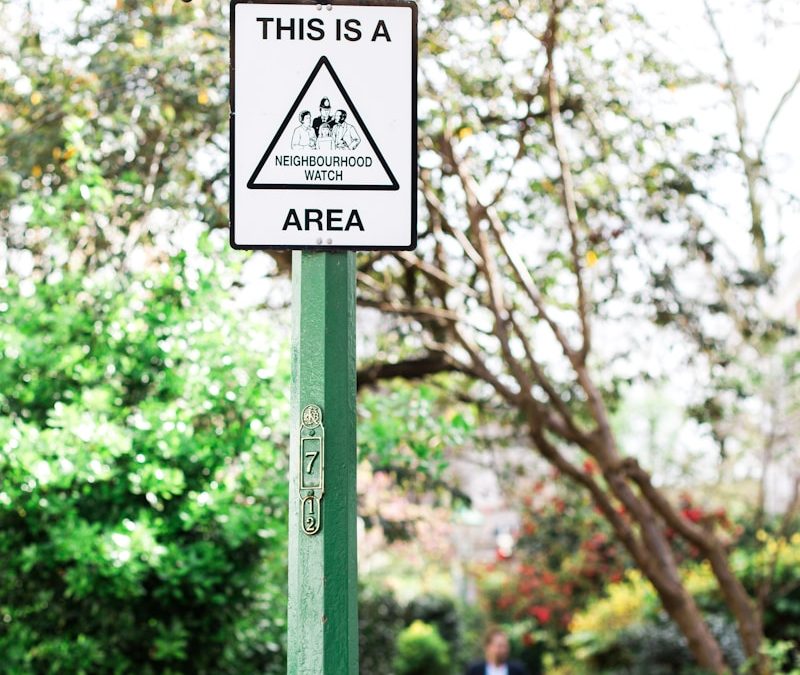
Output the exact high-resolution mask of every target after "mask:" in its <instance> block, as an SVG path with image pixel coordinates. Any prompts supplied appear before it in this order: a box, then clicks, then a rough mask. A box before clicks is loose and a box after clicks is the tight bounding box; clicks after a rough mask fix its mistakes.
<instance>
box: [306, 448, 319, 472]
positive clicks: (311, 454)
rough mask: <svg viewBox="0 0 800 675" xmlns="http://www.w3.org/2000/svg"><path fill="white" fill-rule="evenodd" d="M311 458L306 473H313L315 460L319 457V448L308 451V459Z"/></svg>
mask: <svg viewBox="0 0 800 675" xmlns="http://www.w3.org/2000/svg"><path fill="white" fill-rule="evenodd" d="M309 457H310V458H311V459H309V460H308V464H306V473H311V468H312V467H313V466H314V461H315V460H316V459H317V457H319V450H313V451H311V452H307V453H306V459H308V458H309Z"/></svg>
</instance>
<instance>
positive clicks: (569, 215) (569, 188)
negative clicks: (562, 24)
mask: <svg viewBox="0 0 800 675" xmlns="http://www.w3.org/2000/svg"><path fill="white" fill-rule="evenodd" d="M558 16H559V12H558V10H557V9H556V8H554V9H553V10H552V11H551V12H550V17H549V20H548V22H547V32H546V33H545V37H544V46H545V51H546V54H547V65H546V66H545V83H546V85H547V105H548V110H549V121H550V133H551V134H552V137H553V145H554V147H555V149H556V155H557V156H558V164H559V169H560V173H561V200H562V204H563V206H564V213H565V216H566V220H567V227H568V228H569V236H570V254H571V255H572V265H573V267H574V268H575V283H576V285H577V289H578V316H579V318H580V322H581V330H582V332H583V345H582V347H581V350H580V358H581V360H582V361H586V356H587V354H588V353H589V350H590V349H591V327H590V322H589V307H588V305H589V300H588V297H587V292H586V287H585V284H584V279H583V262H582V261H581V257H580V251H579V250H578V208H577V206H576V202H575V183H574V180H573V177H572V169H571V168H570V165H569V155H568V153H567V148H566V146H565V144H564V140H563V138H562V126H563V121H562V118H561V108H560V102H559V95H558V82H557V81H556V77H555V73H554V54H555V49H556V44H557V40H558Z"/></svg>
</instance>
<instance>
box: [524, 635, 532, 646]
mask: <svg viewBox="0 0 800 675" xmlns="http://www.w3.org/2000/svg"><path fill="white" fill-rule="evenodd" d="M522 644H523V645H525V646H526V647H531V646H533V635H531V634H530V633H525V635H523V636H522Z"/></svg>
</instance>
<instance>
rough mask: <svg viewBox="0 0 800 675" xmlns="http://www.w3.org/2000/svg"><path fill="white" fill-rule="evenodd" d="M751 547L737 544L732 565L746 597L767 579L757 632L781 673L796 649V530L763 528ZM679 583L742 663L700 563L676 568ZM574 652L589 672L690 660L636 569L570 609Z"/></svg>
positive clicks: (660, 667)
mask: <svg viewBox="0 0 800 675" xmlns="http://www.w3.org/2000/svg"><path fill="white" fill-rule="evenodd" d="M758 540H759V546H758V547H756V548H745V547H740V548H738V549H737V551H736V552H735V553H734V555H733V558H732V560H733V563H734V569H735V570H736V572H737V574H739V576H740V578H741V579H742V581H743V582H744V584H745V586H747V587H748V590H749V591H750V592H751V593H753V594H754V595H755V594H756V593H757V592H758V589H759V587H760V585H762V584H764V583H765V581H766V580H768V581H769V586H768V589H767V591H768V592H767V595H768V597H767V601H766V603H765V607H766V609H765V612H764V632H765V634H766V636H767V637H768V638H769V639H770V640H771V642H770V643H768V644H767V645H766V649H767V650H768V655H769V656H770V658H771V659H772V660H773V661H774V662H775V663H777V664H780V665H779V666H778V667H777V671H778V672H788V671H789V670H790V669H791V667H792V664H793V663H794V661H795V660H796V658H797V654H798V651H799V650H798V632H800V535H794V536H792V537H791V538H786V537H771V536H769V535H768V534H767V533H766V532H764V531H763V530H762V531H760V535H759V537H758ZM683 577H684V581H685V583H686V587H687V589H688V590H689V591H690V592H691V593H692V595H693V596H694V597H695V598H696V599H697V602H698V604H699V605H700V606H701V607H702V608H703V609H704V611H705V612H706V616H707V620H708V623H709V627H710V629H711V631H712V633H713V634H714V636H715V637H716V638H717V640H719V642H720V646H721V647H722V650H723V653H724V654H725V658H726V659H727V661H728V663H729V664H731V666H733V667H735V668H740V667H744V665H745V656H744V654H743V652H742V648H741V643H740V640H739V636H738V634H737V632H736V627H735V624H734V623H733V621H732V620H731V619H730V617H729V616H727V615H726V614H725V612H724V603H723V602H722V600H721V598H719V590H718V587H717V585H716V584H715V582H714V578H713V574H712V572H711V569H710V567H709V565H708V563H707V562H704V563H699V564H698V563H687V564H686V565H684V568H683ZM566 642H567V644H568V645H569V646H570V648H571V649H572V653H573V656H574V658H575V659H576V660H577V661H578V662H579V663H582V664H584V665H585V666H586V667H588V668H589V670H590V671H591V672H603V673H615V672H620V673H621V672H625V673H642V674H644V673H647V674H648V675H650V674H651V673H652V674H654V675H658V674H660V673H676V672H679V673H682V672H692V668H693V665H692V664H693V659H692V657H691V655H690V653H689V650H688V647H687V645H686V640H685V638H684V637H683V636H682V635H681V634H680V632H679V631H678V630H677V629H676V628H675V626H674V624H672V623H671V622H670V621H668V620H667V619H666V617H665V616H664V614H663V612H662V611H661V609H660V604H659V602H658V598H657V596H656V594H655V591H654V589H653V587H652V586H651V585H650V583H649V582H648V581H647V580H645V579H644V578H643V577H642V575H641V573H639V572H638V571H636V570H632V571H629V572H627V573H626V574H625V577H624V578H623V579H622V580H621V581H620V582H618V583H613V584H610V585H609V586H608V587H607V588H606V592H605V594H604V595H603V596H602V597H598V598H596V599H595V600H594V601H593V602H591V603H590V604H589V606H588V607H587V608H586V609H585V610H583V611H581V612H579V613H577V614H576V615H575V616H574V618H573V619H572V622H571V624H570V635H569V637H568V638H567V639H566Z"/></svg>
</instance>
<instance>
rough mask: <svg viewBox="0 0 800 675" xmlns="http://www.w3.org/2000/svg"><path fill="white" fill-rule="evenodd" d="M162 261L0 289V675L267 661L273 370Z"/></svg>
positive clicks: (281, 489)
mask: <svg viewBox="0 0 800 675" xmlns="http://www.w3.org/2000/svg"><path fill="white" fill-rule="evenodd" d="M163 270H164V271H162V272H154V273H150V274H147V275H139V276H133V277H116V276H108V275H100V274H98V275H94V276H87V277H83V278H81V277H79V276H76V275H71V274H66V275H64V276H63V278H61V279H58V278H57V277H55V278H53V279H52V280H51V282H49V283H48V282H42V283H39V284H37V285H35V287H33V288H32V291H33V292H32V293H28V292H27V291H26V292H24V293H23V292H21V290H24V289H21V287H20V284H19V283H17V281H15V280H12V281H11V282H10V283H8V284H6V285H5V287H3V288H2V289H0V312H2V314H0V319H2V323H0V344H2V346H3V352H2V359H0V392H1V393H0V531H2V533H3V536H2V537H1V538H0V559H2V560H3V565H2V566H0V653H2V654H3V670H4V672H9V673H20V674H22V673H29V672H37V673H62V672H63V673H81V672H86V673H89V672H90V673H143V674H145V673H167V672H173V673H176V672H197V673H248V672H253V673H255V672H259V673H264V672H274V673H279V672H282V671H283V669H284V655H283V630H284V628H283V624H284V614H285V592H284V590H283V588H284V584H285V582H284V576H285V559H284V555H285V538H286V532H285V503H286V499H287V495H286V481H285V478H284V475H285V471H286V460H285V457H284V453H283V451H282V448H281V444H280V441H281V440H282V439H281V436H280V434H279V433H277V432H276V430H275V429H274V428H273V425H274V424H275V423H276V422H277V421H278V420H279V419H282V418H284V417H285V415H286V414H287V407H288V404H287V400H286V396H287V393H286V392H287V391H288V384H287V383H288V368H287V367H286V364H285V362H284V361H283V360H282V359H280V358H279V357H278V356H277V355H276V354H275V353H273V351H272V349H270V348H268V347H266V348H265V345H269V344H270V343H271V342H272V343H274V342H275V340H270V339H265V335H266V336H268V335H269V329H268V327H267V326H266V325H265V324H264V322H263V321H257V320H247V319H243V317H241V316H240V315H237V313H236V312H234V311H232V310H230V309H228V308H227V307H226V305H225V302H226V297H225V294H224V292H221V291H220V290H218V288H219V284H220V279H219V278H218V277H217V276H216V275H215V274H213V273H201V272H200V271H199V270H198V269H197V268H196V267H193V266H191V265H189V263H188V262H187V261H186V259H185V257H184V256H178V257H175V258H173V259H171V260H169V263H168V265H165V266H164V268H163Z"/></svg>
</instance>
